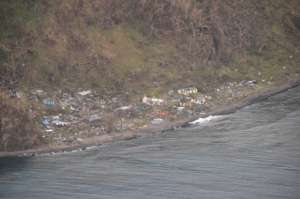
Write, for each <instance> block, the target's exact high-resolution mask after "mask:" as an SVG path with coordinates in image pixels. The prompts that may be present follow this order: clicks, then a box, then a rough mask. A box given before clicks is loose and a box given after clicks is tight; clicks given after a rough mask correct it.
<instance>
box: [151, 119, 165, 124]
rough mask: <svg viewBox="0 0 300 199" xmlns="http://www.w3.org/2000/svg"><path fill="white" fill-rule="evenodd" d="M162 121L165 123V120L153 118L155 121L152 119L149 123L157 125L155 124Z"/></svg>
mask: <svg viewBox="0 0 300 199" xmlns="http://www.w3.org/2000/svg"><path fill="white" fill-rule="evenodd" d="M164 121H165V120H164V119H162V118H155V119H153V120H152V121H151V124H155V125H157V124H161V123H163V122H164Z"/></svg>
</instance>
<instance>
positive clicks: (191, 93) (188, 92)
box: [177, 87, 198, 96]
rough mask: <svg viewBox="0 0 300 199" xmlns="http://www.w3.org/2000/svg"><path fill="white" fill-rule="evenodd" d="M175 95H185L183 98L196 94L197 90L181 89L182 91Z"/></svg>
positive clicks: (193, 88) (191, 88) (194, 88)
mask: <svg viewBox="0 0 300 199" xmlns="http://www.w3.org/2000/svg"><path fill="white" fill-rule="evenodd" d="M177 93H178V94H179V95H185V96H187V95H193V94H197V93H198V89H197V88H196V87H189V88H182V89H178V90H177Z"/></svg>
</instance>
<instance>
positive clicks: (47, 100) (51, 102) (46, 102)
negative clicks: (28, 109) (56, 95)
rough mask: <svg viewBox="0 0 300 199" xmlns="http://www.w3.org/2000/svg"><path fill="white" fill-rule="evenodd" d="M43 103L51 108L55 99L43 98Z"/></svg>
mask: <svg viewBox="0 0 300 199" xmlns="http://www.w3.org/2000/svg"><path fill="white" fill-rule="evenodd" d="M43 104H44V105H45V106H46V107H47V108H53V107H54V106H55V101H54V100H52V99H43Z"/></svg>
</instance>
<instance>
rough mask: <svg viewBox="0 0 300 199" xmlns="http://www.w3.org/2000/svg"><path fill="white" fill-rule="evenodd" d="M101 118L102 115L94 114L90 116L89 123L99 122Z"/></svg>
mask: <svg viewBox="0 0 300 199" xmlns="http://www.w3.org/2000/svg"><path fill="white" fill-rule="evenodd" d="M101 119H102V117H101V116H99V115H97V114H94V115H91V116H90V117H89V123H93V122H97V121H100V120H101Z"/></svg>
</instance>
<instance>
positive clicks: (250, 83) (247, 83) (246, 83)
mask: <svg viewBox="0 0 300 199" xmlns="http://www.w3.org/2000/svg"><path fill="white" fill-rule="evenodd" d="M256 83H257V81H256V80H243V81H241V82H240V85H242V86H254V85H255V84H256Z"/></svg>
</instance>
